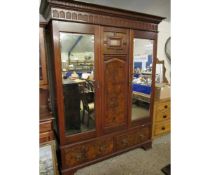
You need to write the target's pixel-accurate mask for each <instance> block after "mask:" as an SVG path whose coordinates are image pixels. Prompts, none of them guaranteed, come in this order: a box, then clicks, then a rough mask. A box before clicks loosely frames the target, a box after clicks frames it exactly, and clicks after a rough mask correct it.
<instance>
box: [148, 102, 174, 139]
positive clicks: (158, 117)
mask: <svg viewBox="0 0 210 175" xmlns="http://www.w3.org/2000/svg"><path fill="white" fill-rule="evenodd" d="M170 100H171V99H170V98H166V99H161V100H155V104H154V114H153V129H152V130H153V132H152V135H153V138H155V137H159V136H162V135H164V134H167V133H169V132H170V128H171V127H170V122H171V120H170V118H171V111H170V110H171V102H170Z"/></svg>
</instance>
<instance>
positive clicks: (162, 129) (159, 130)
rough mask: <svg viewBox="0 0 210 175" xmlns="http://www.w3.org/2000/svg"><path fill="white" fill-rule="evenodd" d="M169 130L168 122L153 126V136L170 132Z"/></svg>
mask: <svg viewBox="0 0 210 175" xmlns="http://www.w3.org/2000/svg"><path fill="white" fill-rule="evenodd" d="M170 129H171V126H170V121H167V122H163V123H160V124H157V125H156V126H155V135H160V134H164V133H167V132H170Z"/></svg>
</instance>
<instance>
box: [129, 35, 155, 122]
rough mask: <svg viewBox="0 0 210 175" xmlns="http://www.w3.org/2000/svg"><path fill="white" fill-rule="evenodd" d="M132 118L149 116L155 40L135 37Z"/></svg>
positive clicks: (133, 119)
mask: <svg viewBox="0 0 210 175" xmlns="http://www.w3.org/2000/svg"><path fill="white" fill-rule="evenodd" d="M133 42H134V43H133V76H132V77H133V79H132V110H131V120H132V121H135V120H139V119H141V118H145V117H149V114H150V96H151V90H152V87H151V86H152V63H153V40H148V39H140V38H134V41H133Z"/></svg>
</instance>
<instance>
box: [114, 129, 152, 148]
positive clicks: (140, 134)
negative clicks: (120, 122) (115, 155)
mask: <svg viewBox="0 0 210 175" xmlns="http://www.w3.org/2000/svg"><path fill="white" fill-rule="evenodd" d="M149 133H150V128H149V127H145V128H141V129H138V130H134V131H131V132H129V133H126V134H122V135H119V136H116V149H117V150H121V149H125V148H128V147H131V146H134V145H136V144H140V143H142V142H144V141H146V140H148V139H149Z"/></svg>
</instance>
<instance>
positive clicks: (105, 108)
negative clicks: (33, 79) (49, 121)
mask: <svg viewBox="0 0 210 175" xmlns="http://www.w3.org/2000/svg"><path fill="white" fill-rule="evenodd" d="M40 13H41V14H42V15H43V16H44V17H45V18H46V19H47V20H48V24H47V27H46V33H45V34H46V41H47V55H48V63H47V64H48V75H49V76H48V79H49V89H50V98H51V104H52V113H53V116H54V117H55V131H56V138H57V142H58V156H59V158H60V159H59V160H60V171H61V173H62V174H63V175H68V174H73V173H74V172H75V171H76V170H77V169H79V168H82V167H84V166H87V165H90V164H93V163H96V162H98V161H101V160H104V159H107V158H109V157H112V156H115V155H118V154H120V153H122V152H125V151H128V150H131V149H134V148H138V147H142V148H144V149H147V148H150V147H151V144H152V140H151V136H152V116H153V102H154V85H155V73H154V72H155V66H154V65H155V63H156V55H157V33H158V30H157V29H158V24H159V23H160V22H161V21H162V20H163V19H164V18H162V17H157V16H153V15H148V14H142V13H137V12H131V11H126V10H121V9H115V8H111V7H104V6H99V5H93V4H92V5H91V4H88V3H83V2H75V1H54V0H43V1H42V2H41V6H40ZM141 46H142V49H141ZM142 60H143V61H142ZM148 60H149V61H148ZM143 81H144V84H142V82H143ZM139 82H140V83H139ZM142 89H143V90H142ZM134 91H135V95H133V92H134ZM142 99H146V100H142Z"/></svg>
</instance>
